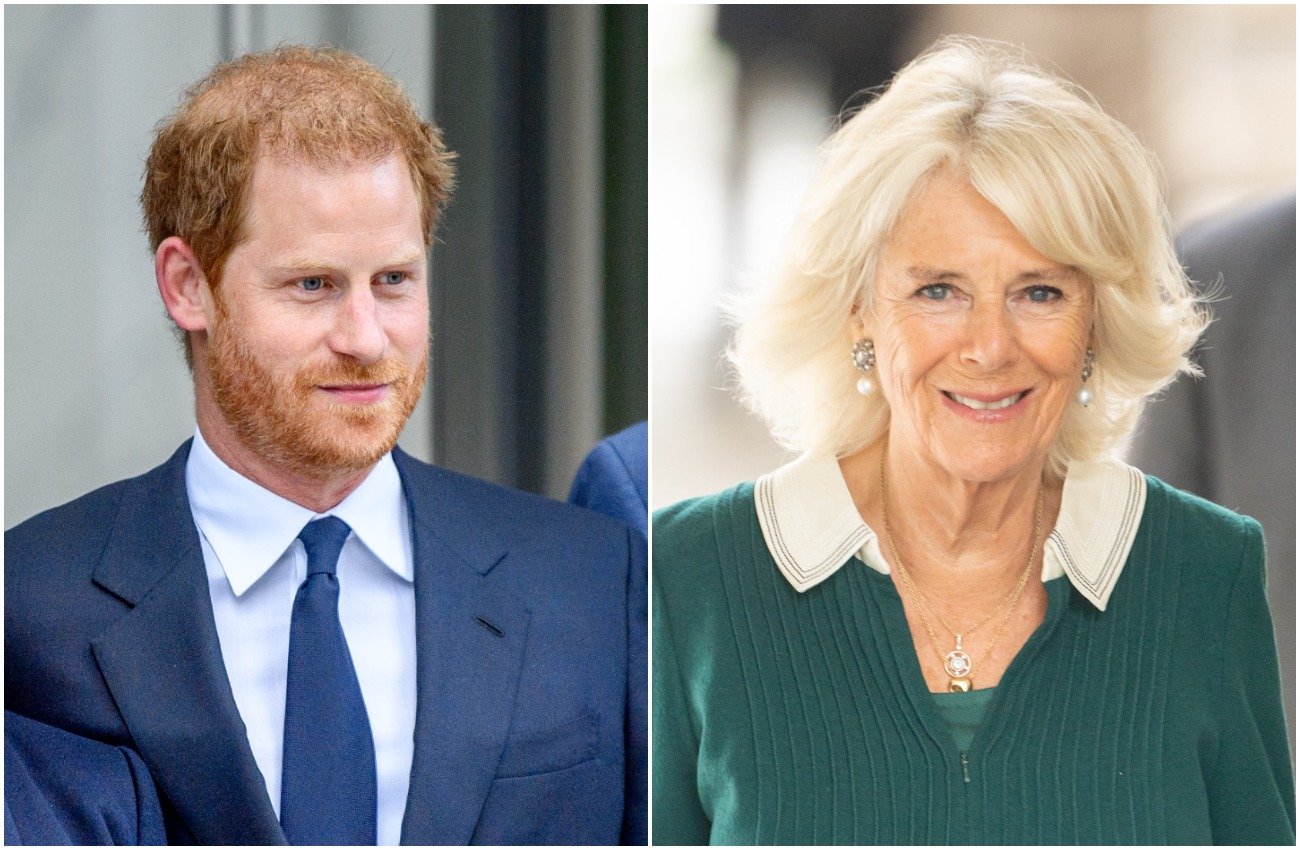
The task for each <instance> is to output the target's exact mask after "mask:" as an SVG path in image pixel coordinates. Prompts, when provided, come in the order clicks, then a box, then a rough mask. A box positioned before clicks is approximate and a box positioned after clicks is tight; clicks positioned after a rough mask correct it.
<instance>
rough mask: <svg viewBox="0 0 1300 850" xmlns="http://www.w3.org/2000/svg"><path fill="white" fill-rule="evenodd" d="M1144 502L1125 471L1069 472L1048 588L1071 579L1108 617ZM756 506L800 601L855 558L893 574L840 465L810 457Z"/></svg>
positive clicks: (1086, 467) (760, 490)
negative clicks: (1051, 582) (1053, 582)
mask: <svg viewBox="0 0 1300 850" xmlns="http://www.w3.org/2000/svg"><path fill="white" fill-rule="evenodd" d="M1146 497H1147V485H1146V478H1145V477H1143V475H1142V473H1141V472H1139V471H1138V470H1136V469H1134V468H1133V467H1131V466H1129V465H1128V464H1126V463H1121V462H1120V461H1115V460H1103V461H1097V462H1093V463H1074V464H1071V465H1070V468H1069V472H1068V473H1067V474H1066V476H1065V489H1064V492H1063V493H1062V495H1061V511H1060V514H1059V515H1058V516H1057V520H1056V527H1055V528H1054V529H1052V533H1051V534H1050V535H1048V538H1047V543H1046V545H1045V546H1044V547H1043V581H1049V580H1051V579H1054V578H1059V577H1060V576H1061V575H1066V576H1069V578H1070V582H1071V583H1072V584H1073V585H1074V587H1075V589H1076V590H1078V591H1079V592H1080V593H1081V594H1083V595H1084V597H1085V598H1087V599H1088V601H1090V602H1091V603H1092V604H1093V605H1095V606H1096V607H1097V609H1098V610H1101V611H1105V610H1106V602H1107V601H1108V600H1109V599H1110V594H1111V591H1112V590H1114V589H1115V582H1116V581H1118V580H1119V574H1120V571H1121V570H1123V569H1124V562H1125V561H1126V560H1127V559H1128V553H1129V550H1130V549H1131V548H1132V547H1133V538H1134V537H1136V536H1137V529H1138V522H1139V520H1141V519H1142V509H1143V507H1145V505H1146ZM754 504H755V506H756V509H757V511H758V522H759V525H760V526H761V527H762V529H763V539H764V540H765V541H766V542H767V548H768V551H770V552H771V553H772V557H773V558H774V559H775V560H776V564H777V566H778V567H779V568H780V570H781V573H782V575H784V576H785V577H786V580H787V581H789V582H790V584H791V585H793V586H794V589H795V590H797V591H799V592H800V593H802V592H804V591H806V590H808V589H809V588H810V587H814V586H815V585H817V584H820V583H821V582H823V581H825V580H826V579H828V578H830V577H831V576H832V575H834V573H835V572H836V571H837V570H838V569H839V568H840V567H842V566H844V564H846V563H847V562H848V560H849V558H851V557H852V556H854V555H857V556H858V557H859V558H861V559H862V561H863V562H864V563H866V564H867V566H869V567H871V568H872V569H874V570H876V571H877V572H879V573H882V574H884V575H888V574H889V564H888V562H886V561H885V558H884V556H883V555H882V554H881V551H880V542H879V540H878V539H877V537H876V532H874V531H872V530H871V527H870V526H868V525H867V524H866V523H865V522H863V521H862V517H861V515H859V514H858V509H857V507H856V506H854V504H853V497H852V496H851V495H850V494H849V488H848V486H847V485H846V484H845V483H844V476H843V475H842V474H841V473H840V466H839V463H837V462H836V460H835V459H834V458H826V457H814V456H809V455H804V456H803V457H800V458H798V459H797V460H794V461H792V462H790V463H788V464H786V465H785V466H783V467H781V468H780V469H778V470H776V471H775V472H772V473H769V474H767V475H764V476H762V477H761V478H759V479H758V481H756V482H755V483H754Z"/></svg>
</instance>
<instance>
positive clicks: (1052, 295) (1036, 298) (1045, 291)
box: [1025, 286, 1061, 304]
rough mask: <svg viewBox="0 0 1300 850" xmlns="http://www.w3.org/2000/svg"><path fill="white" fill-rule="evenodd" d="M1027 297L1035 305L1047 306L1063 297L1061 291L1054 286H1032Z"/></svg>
mask: <svg viewBox="0 0 1300 850" xmlns="http://www.w3.org/2000/svg"><path fill="white" fill-rule="evenodd" d="M1025 294H1026V296H1027V297H1028V298H1029V300H1030V301H1032V302H1034V303H1035V304H1047V303H1049V302H1052V301H1055V300H1056V299H1058V298H1060V297H1061V290H1059V289H1057V288H1056V287H1054V286H1031V287H1029V289H1028V290H1027V291H1026V293H1025Z"/></svg>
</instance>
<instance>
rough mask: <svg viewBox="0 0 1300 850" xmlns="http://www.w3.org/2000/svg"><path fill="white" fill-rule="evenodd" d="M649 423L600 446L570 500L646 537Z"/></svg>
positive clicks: (580, 472) (583, 468) (582, 471)
mask: <svg viewBox="0 0 1300 850" xmlns="http://www.w3.org/2000/svg"><path fill="white" fill-rule="evenodd" d="M648 433H649V432H648V429H647V428H646V423H644V422H638V423H637V424H635V425H633V426H631V427H629V428H624V429H623V430H622V431H619V432H618V433H617V434H614V435H613V436H612V437H606V438H605V439H603V440H601V441H600V442H599V443H597V444H596V448H594V449H592V450H591V454H589V455H587V459H586V460H584V461H583V462H582V466H581V467H579V468H578V474H577V475H576V476H574V478H573V489H572V490H570V491H569V501H570V502H572V503H573V504H575V505H581V506H582V507H584V508H591V509H592V510H593V511H599V512H601V513H602V514H605V515H606V516H612V517H615V518H617V519H621V520H623V521H624V522H626V523H627V524H628V525H630V526H632V527H633V528H635V529H636V530H637V531H640V532H641V536H642V537H645V536H646V529H647V525H648V522H647V521H648V519H649V514H648V510H649V500H648V499H647V498H646V479H647V478H648V477H649V474H650V464H649V445H648V442H649V440H648Z"/></svg>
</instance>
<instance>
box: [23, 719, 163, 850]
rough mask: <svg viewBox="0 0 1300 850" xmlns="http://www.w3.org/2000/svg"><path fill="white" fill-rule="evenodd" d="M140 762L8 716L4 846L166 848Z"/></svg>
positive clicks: (118, 750) (131, 755) (159, 816)
mask: <svg viewBox="0 0 1300 850" xmlns="http://www.w3.org/2000/svg"><path fill="white" fill-rule="evenodd" d="M165 840H166V835H165V834H164V833H163V820H162V810H161V809H159V808H158V794H157V792H156V791H154V787H153V780H152V779H150V778H149V771H148V770H146V769H145V766H144V763H143V762H141V761H140V757H139V756H137V755H136V754H135V753H133V752H131V751H130V750H128V749H126V748H125V747H110V746H109V745H108V744H101V743H100V742H98V741H92V740H90V739H89V738H82V737H81V736H79V735H73V734H72V733H71V732H65V731H63V730H62V729H55V728H54V727H53V726H47V725H45V724H44V723H37V722H36V721H35V720H30V719H28V718H26V717H22V716H19V715H17V714H13V713H12V712H8V711H6V712H5V844H6V845H15V844H163V843H165Z"/></svg>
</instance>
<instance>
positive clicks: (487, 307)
mask: <svg viewBox="0 0 1300 850" xmlns="http://www.w3.org/2000/svg"><path fill="white" fill-rule="evenodd" d="M4 23H5V28H4V29H5V133H4V136H5V182H4V191H5V245H6V248H7V250H6V252H5V283H6V286H5V300H4V305H5V342H4V351H5V388H6V390H7V397H6V404H5V423H4V427H5V438H6V439H5V504H4V517H5V526H6V528H7V527H9V526H12V525H14V524H15V523H17V522H19V521H21V520H23V519H26V518H27V517H29V516H31V515H32V514H34V513H36V512H38V511H40V510H43V509H45V508H49V507H53V506H55V505H58V504H61V503H62V502H64V501H67V500H69V499H72V498H74V497H76V496H78V495H80V494H82V493H85V492H87V491H89V490H91V489H93V488H95V487H98V486H100V485H103V484H107V483H109V482H111V481H114V480H117V479H120V478H123V477H127V476H131V475H136V474H139V473H141V472H144V471H146V470H148V469H150V468H151V467H153V466H155V465H156V464H158V463H160V462H162V461H163V460H165V459H166V458H167V456H168V455H169V454H170V453H171V452H172V450H173V449H174V448H175V447H176V445H178V444H179V443H180V442H181V441H182V440H184V439H186V438H187V437H188V436H190V435H191V434H192V433H193V430H194V418H193V400H192V391H191V383H190V378H189V375H188V372H187V371H186V368H185V365H184V362H183V359H182V357H181V355H180V352H179V348H178V346H177V344H176V342H175V341H174V339H173V337H172V334H171V330H170V324H169V321H168V320H167V318H166V315H165V313H164V312H163V309H162V305H161V302H160V301H159V298H158V295H157V292H156V289H155V286H154V278H153V262H152V257H151V255H150V252H149V249H148V245H147V240H146V237H145V235H144V233H143V230H142V225H141V223H140V213H139V207H138V205H137V201H136V198H137V196H138V194H139V191H140V186H141V172H142V168H143V163H144V160H145V156H146V153H147V150H148V146H149V144H150V141H151V134H152V129H153V127H154V126H155V124H156V123H157V122H158V121H159V120H160V119H161V118H163V117H164V116H165V115H166V114H168V113H169V112H171V111H172V110H173V109H174V108H175V106H176V105H177V103H178V100H179V97H180V94H181V92H182V91H183V90H184V89H185V88H186V87H188V86H189V85H190V84H191V83H193V82H194V81H196V80H197V79H198V78H199V77H201V76H202V75H203V74H205V73H206V72H207V71H208V70H209V69H210V68H211V67H212V66H213V65H214V64H215V63H216V62H218V61H221V60H223V59H228V58H231V57H233V56H235V55H238V54H240V53H244V52H247V51H249V50H259V49H265V48H268V47H272V46H274V45H276V44H279V43H303V44H311V45H330V46H336V47H341V48H345V49H348V50H352V51H354V52H356V53H358V54H360V55H361V56H363V57H365V58H366V59H368V60H369V61H371V62H372V63H374V64H375V65H376V66H378V67H379V68H380V69H382V70H384V71H386V72H388V73H389V74H391V75H392V76H394V77H395V78H396V79H397V80H398V81H399V82H400V83H401V84H402V86H403V87H404V88H405V90H406V92H407V94H408V95H409V96H410V97H411V98H412V100H413V101H414V103H415V104H416V107H417V108H418V109H419V111H420V112H421V114H423V115H425V116H426V117H429V118H431V119H432V120H433V121H434V123H436V124H438V125H439V126H441V127H442V128H443V130H444V133H445V136H446V139H447V142H448V144H449V146H450V147H451V148H452V149H453V150H455V151H456V152H457V153H458V154H459V159H458V161H457V183H458V187H457V189H456V192H455V194H454V196H453V197H452V202H451V206H450V207H449V208H448V211H447V213H446V215H445V217H444V218H443V220H442V221H441V222H440V224H439V228H438V232H437V237H438V241H437V242H436V243H435V245H434V247H433V250H432V266H431V269H432V273H431V280H432V299H431V300H432V305H433V318H432V326H433V327H432V331H433V339H434V342H433V349H432V352H431V355H430V356H431V367H430V370H429V386H428V387H427V388H426V392H425V395H424V400H423V401H422V402H421V404H420V407H419V408H418V409H417V411H416V413H415V415H414V416H413V418H412V419H411V422H410V423H409V425H408V426H407V428H406V430H405V432H404V433H403V435H402V440H401V442H402V445H403V447H405V448H406V449H407V450H408V451H410V452H411V453H412V454H415V455H416V456H418V457H421V458H424V459H426V460H431V461H434V462H436V463H440V464H443V465H445V466H449V467H452V468H455V469H458V470H461V471H464V472H468V473H471V474H475V475H478V476H481V477H484V478H489V479H492V480H495V481H498V482H500V483H504V484H508V485H513V486H517V487H522V488H525V489H530V490H534V491H536V492H540V493H545V494H548V495H551V496H558V497H561V498H563V497H564V496H565V495H566V494H567V490H568V485H569V482H570V481H571V480H572V477H573V473H574V472H575V471H576V469H577V467H578V465H579V463H580V462H581V460H582V458H583V456H584V455H585V453H586V452H587V451H588V450H589V449H590V448H591V446H592V445H593V444H594V443H595V442H596V441H597V440H598V439H599V438H600V437H601V436H602V435H604V434H607V433H610V432H613V431H615V430H618V429H619V428H621V427H623V426H625V425H627V424H630V423H632V422H634V421H637V420H640V419H644V418H645V416H646V254H645V244H646V242H645V240H646V237H645V232H646V144H647V137H646V110H647V106H646V10H645V8H644V7H602V6H547V7H520V6H505V7H485V6H439V7H433V6H427V5H426V6H382V5H365V6H341V5H340V6H325V5H302V6H251V5H233V6H217V5H168V6H8V7H6V8H5V10H4Z"/></svg>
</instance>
